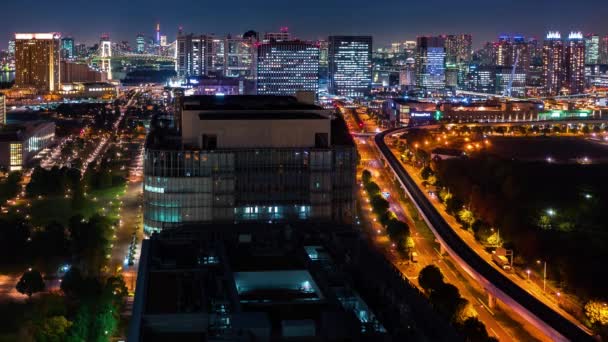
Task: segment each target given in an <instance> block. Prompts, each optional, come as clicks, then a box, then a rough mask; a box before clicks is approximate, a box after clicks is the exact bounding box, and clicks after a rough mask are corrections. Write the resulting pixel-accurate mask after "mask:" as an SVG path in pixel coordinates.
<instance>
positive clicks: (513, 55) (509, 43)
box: [493, 35, 530, 74]
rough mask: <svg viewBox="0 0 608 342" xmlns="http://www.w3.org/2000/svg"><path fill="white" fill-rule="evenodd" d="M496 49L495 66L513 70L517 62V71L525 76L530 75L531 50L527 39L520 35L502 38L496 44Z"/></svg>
mask: <svg viewBox="0 0 608 342" xmlns="http://www.w3.org/2000/svg"><path fill="white" fill-rule="evenodd" d="M494 49H495V52H494V53H493V56H494V58H495V62H494V65H496V66H499V67H506V68H513V65H515V64H516V62H517V66H516V67H517V70H516V71H517V72H522V73H524V74H527V73H528V70H529V69H530V49H529V45H528V42H526V39H525V37H523V36H520V35H515V36H506V35H503V36H500V37H498V41H497V42H495V43H494Z"/></svg>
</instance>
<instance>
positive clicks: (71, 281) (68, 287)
mask: <svg viewBox="0 0 608 342" xmlns="http://www.w3.org/2000/svg"><path fill="white" fill-rule="evenodd" d="M60 287H61V291H63V293H64V294H65V295H66V296H69V297H79V296H80V295H81V294H82V291H83V287H84V279H83V277H82V273H80V270H79V269H78V268H76V267H71V268H70V269H69V270H68V271H67V272H66V273H65V275H64V276H63V278H61V286H60Z"/></svg>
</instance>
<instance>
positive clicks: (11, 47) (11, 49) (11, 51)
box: [8, 39, 15, 57]
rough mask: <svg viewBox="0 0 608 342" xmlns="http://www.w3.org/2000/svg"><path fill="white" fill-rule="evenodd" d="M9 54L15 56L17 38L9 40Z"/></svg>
mask: <svg viewBox="0 0 608 342" xmlns="http://www.w3.org/2000/svg"><path fill="white" fill-rule="evenodd" d="M8 54H9V55H10V56H11V57H13V56H15V40H14V39H11V40H9V41H8Z"/></svg>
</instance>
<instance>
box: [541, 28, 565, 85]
mask: <svg viewBox="0 0 608 342" xmlns="http://www.w3.org/2000/svg"><path fill="white" fill-rule="evenodd" d="M561 38H562V37H561V34H560V33H559V32H549V33H548V34H547V37H546V38H545V42H544V44H543V89H544V92H545V94H546V95H557V94H559V92H560V91H561V88H562V86H563V81H564V43H563V42H562V40H561Z"/></svg>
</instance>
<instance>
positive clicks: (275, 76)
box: [257, 40, 319, 95]
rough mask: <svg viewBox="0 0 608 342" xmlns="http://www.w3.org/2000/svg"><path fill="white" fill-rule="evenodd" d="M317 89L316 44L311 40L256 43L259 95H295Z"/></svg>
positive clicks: (317, 51)
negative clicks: (257, 44)
mask: <svg viewBox="0 0 608 342" xmlns="http://www.w3.org/2000/svg"><path fill="white" fill-rule="evenodd" d="M318 89H319V47H318V46H317V44H315V43H311V42H304V41H299V40H294V41H283V42H279V41H271V42H268V43H263V44H260V45H259V46H258V52H257V91H258V94H260V95H295V94H296V92H297V91H300V90H303V91H312V92H314V93H315V94H316V93H317V90H318Z"/></svg>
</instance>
